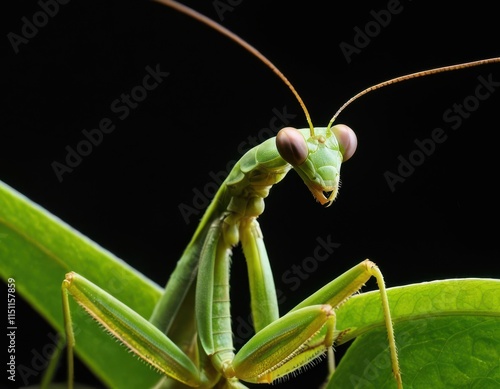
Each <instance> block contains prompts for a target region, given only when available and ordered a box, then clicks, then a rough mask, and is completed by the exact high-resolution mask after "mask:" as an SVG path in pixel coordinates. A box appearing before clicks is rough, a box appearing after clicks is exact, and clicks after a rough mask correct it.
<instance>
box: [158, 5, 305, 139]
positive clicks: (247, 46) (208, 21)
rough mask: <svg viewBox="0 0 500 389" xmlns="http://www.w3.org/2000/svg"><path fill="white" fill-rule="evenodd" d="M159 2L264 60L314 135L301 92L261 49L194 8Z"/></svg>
mask: <svg viewBox="0 0 500 389" xmlns="http://www.w3.org/2000/svg"><path fill="white" fill-rule="evenodd" d="M155 1H157V2H158V3H161V4H164V5H166V6H168V7H171V8H173V9H175V10H177V11H179V12H182V13H183V14H185V15H188V16H190V17H192V18H194V19H196V20H198V21H200V22H202V23H204V24H206V25H207V26H209V27H211V28H213V29H214V30H216V31H218V32H220V33H221V34H223V35H225V36H227V37H228V38H229V39H231V40H232V41H234V42H236V43H237V44H239V45H240V46H242V47H243V48H245V49H246V50H248V51H249V52H250V53H251V54H253V55H254V56H256V57H257V58H258V59H260V60H261V61H262V62H264V64H265V65H267V66H268V67H269V68H270V69H271V70H272V71H273V72H274V73H275V74H276V75H277V76H278V77H279V78H280V79H281V80H282V81H283V82H284V83H285V84H286V85H287V86H288V87H289V88H290V90H291V91H292V93H293V94H294V95H295V97H296V99H297V100H298V102H299V104H300V106H301V107H302V110H303V111H304V114H305V115H306V120H307V123H308V124H309V129H310V131H311V136H314V126H313V124H312V121H311V116H310V115H309V111H308V110H307V107H306V105H305V104H304V101H303V100H302V98H301V97H300V95H299V93H298V92H297V90H296V89H295V88H294V86H293V85H292V83H291V82H290V81H288V78H286V77H285V75H284V74H283V73H282V72H281V70H279V69H278V68H277V67H276V66H275V65H274V64H273V63H272V62H271V60H269V59H268V58H267V57H266V56H265V55H264V54H262V53H261V52H260V51H259V50H257V49H256V48H255V47H253V46H252V45H251V44H250V43H248V42H247V41H245V40H244V39H243V38H240V37H239V36H238V35H236V34H235V33H234V32H232V31H229V30H228V29H227V28H226V27H223V26H221V25H220V24H219V23H217V22H216V21H214V20H212V19H210V18H209V17H207V16H205V15H203V14H201V13H199V12H198V11H195V10H194V9H192V8H189V7H187V6H185V5H183V4H180V3H178V2H176V1H173V0H155Z"/></svg>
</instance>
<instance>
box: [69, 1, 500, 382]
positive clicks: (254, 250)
mask: <svg viewBox="0 0 500 389" xmlns="http://www.w3.org/2000/svg"><path fill="white" fill-rule="evenodd" d="M160 2H161V3H163V4H165V5H168V6H170V7H172V8H175V9H177V10H179V11H181V12H184V13H187V14H188V15H190V16H192V17H194V18H197V19H198V20H201V21H202V22H204V23H206V24H208V25H210V26H212V27H214V28H216V29H217V30H219V31H220V32H222V33H224V34H225V35H227V36H229V37H230V38H231V39H233V40H235V41H236V42H237V43H239V44H240V45H242V46H243V47H245V48H246V49H248V50H249V51H250V52H252V53H253V54H255V55H257V56H258V57H259V58H260V59H261V60H262V61H263V62H264V63H266V64H267V65H268V66H269V67H270V68H271V69H272V70H273V71H275V73H277V74H278V75H279V76H280V78H281V79H282V80H283V81H284V82H285V83H286V84H287V85H288V86H289V87H290V89H291V90H292V92H293V93H294V94H295V96H296V97H297V99H298V101H299V103H300V105H301V107H302V108H303V110H304V113H305V116H306V118H307V122H308V124H309V128H305V129H301V130H297V129H295V128H292V127H286V128H283V129H282V130H280V132H279V133H278V134H277V136H276V138H271V139H268V140H267V141H265V142H263V143H262V144H260V145H258V146H256V147H254V148H252V149H251V150H250V151H248V152H247V153H246V154H244V155H243V157H242V158H241V159H240V160H239V161H238V162H237V163H236V165H235V166H234V167H233V169H232V170H231V172H230V174H229V176H228V177H227V178H226V180H225V181H224V182H223V184H222V185H221V187H220V189H219V191H218V192H217V194H216V196H215V198H214V199H213V200H212V202H211V204H210V206H209V208H208V209H207V211H206V212H205V214H204V216H203V218H202V220H201V221H200V224H199V226H198V228H197V230H196V231H195V233H194V236H193V238H192V239H191V241H190V242H189V244H188V246H187V248H186V249H185V251H184V253H183V255H182V257H181V259H180V260H179V262H178V263H177V266H176V268H175V270H174V272H173V273H172V275H171V276H170V279H169V281H168V283H167V285H166V288H165V291H164V293H163V295H162V297H161V298H160V300H159V302H158V303H157V305H156V307H155V310H154V312H153V315H152V316H151V318H150V319H149V320H146V319H144V318H143V317H141V316H140V315H139V314H137V313H135V312H134V311H133V310H131V309H129V308H128V307H127V306H125V305H124V304H122V303H120V302H119V301H118V300H116V299H115V298H113V297H112V296H111V295H109V294H108V293H106V292H104V291H103V290H101V289H100V288H99V287H98V286H97V285H94V284H93V283H92V282H90V281H88V280H87V279H85V278H84V277H83V276H81V275H79V274H77V273H75V272H70V273H68V274H67V275H66V279H65V280H64V281H63V284H62V296H63V306H64V309H63V310H64V316H65V323H66V324H65V328H66V334H67V341H68V365H69V370H70V373H69V380H70V382H71V381H72V379H73V371H72V360H73V349H74V347H75V337H74V335H73V323H72V319H71V309H70V302H69V301H70V299H71V298H72V299H74V300H75V301H76V302H77V303H78V304H79V305H80V306H81V307H83V308H84V309H85V311H87V313H88V314H89V315H90V316H92V317H93V318H94V319H95V320H96V321H97V322H98V323H99V324H100V325H102V326H103V327H104V329H105V330H106V331H107V332H109V333H110V335H111V336H113V337H115V338H116V339H117V340H119V341H120V342H121V343H122V344H123V345H124V346H125V347H127V348H128V349H129V350H130V351H131V352H133V353H134V354H136V355H137V356H138V357H139V358H141V359H142V360H143V361H144V362H146V363H147V364H149V365H151V366H152V367H153V368H155V369H157V370H158V371H159V372H161V373H162V374H164V376H165V378H164V379H162V380H161V381H160V382H159V383H158V385H157V387H158V388H160V387H162V388H169V387H177V386H178V385H179V384H181V385H185V386H188V387H200V388H213V387H221V388H222V387H224V388H244V387H246V386H245V385H244V383H245V382H247V383H268V384H270V383H273V382H276V381H279V380H281V379H283V378H284V377H287V376H288V375H290V374H293V373H294V372H295V371H297V370H300V369H302V368H304V367H306V366H308V365H310V364H313V363H314V361H315V360H317V359H318V358H321V357H324V356H325V355H328V360H329V365H330V373H329V375H330V376H331V375H333V374H334V363H333V354H332V353H333V351H332V345H333V344H334V343H335V342H336V341H340V340H341V338H342V337H343V336H344V335H345V333H344V332H343V331H341V330H338V329H337V328H336V310H337V308H338V307H339V306H341V305H342V304H343V303H344V302H345V301H346V300H347V299H348V298H350V297H351V296H352V295H353V294H355V293H357V292H358V291H359V290H360V289H361V287H362V286H363V285H364V284H365V283H366V282H367V281H368V280H369V279H370V278H371V277H375V278H376V280H377V284H378V287H379V291H380V303H381V305H382V310H383V313H384V322H385V328H386V331H387V338H388V345H389V352H390V360H391V369H392V374H393V377H394V383H395V385H396V386H397V387H398V388H403V378H402V375H401V370H400V367H399V362H398V356H397V348H396V337H395V334H394V330H393V326H392V319H391V309H390V307H389V302H388V298H387V292H386V289H385V285H384V280H383V277H382V273H381V272H380V270H379V269H378V267H377V266H376V265H375V264H374V263H373V262H371V261H369V260H365V261H363V262H361V263H360V264H359V265H357V266H355V267H353V268H352V269H350V270H348V271H347V272H345V273H344V274H343V275H341V276H340V277H338V278H336V279H334V280H333V281H331V282H330V283H328V284H327V285H325V286H324V287H323V288H321V289H319V290H318V291H317V292H316V293H314V294H312V295H311V296H310V297H308V298H306V299H305V300H303V301H302V302H301V303H299V304H298V305H297V306H296V307H295V308H293V309H291V310H290V311H289V312H288V313H287V314H285V315H283V316H281V317H280V316H279V311H278V302H277V296H276V292H275V285H274V279H273V273H272V271H271V265H270V261H269V259H268V256H267V252H266V248H265V245H264V240H263V236H262V231H261V230H260V227H259V224H258V222H257V218H258V217H259V216H260V215H261V214H262V213H263V211H264V199H265V198H266V197H267V196H268V194H269V191H270V189H271V187H272V186H273V185H275V184H277V183H279V182H280V181H281V180H282V179H283V178H284V177H285V175H286V174H287V173H288V172H289V171H290V170H292V169H293V170H295V172H296V173H297V174H298V175H299V176H300V178H301V179H302V181H303V182H304V183H305V185H306V186H307V187H308V189H309V190H310V191H311V193H312V194H313V197H314V198H315V199H316V200H317V201H318V202H319V203H320V204H322V205H326V206H329V205H330V204H331V203H332V202H333V200H335V198H336V196H337V192H338V187H339V182H340V167H341V164H342V163H343V162H345V161H346V160H348V159H349V158H350V157H351V156H352V155H353V154H354V151H355V149H356V145H357V140H356V136H355V134H354V132H353V131H352V130H351V129H350V128H349V127H347V126H345V125H333V123H334V121H335V119H336V117H337V116H338V114H339V113H340V112H341V111H342V110H343V109H344V108H345V107H346V106H347V105H348V104H350V103H351V102H352V101H354V100H355V99H357V98H358V97H361V96H362V95H364V94H366V93H368V92H370V91H372V90H375V89H378V88H381V87H384V86H386V85H390V84H393V83H395V82H400V81H404V80H407V79H410V78H415V77H420V76H426V75H430V74H433V73H438V72H443V71H450V70H456V69H462V68H466V67H471V66H478V65H483V64H489V63H494V62H500V58H492V59H488V60H482V61H477V62H472V63H466V64H460V65H456V66H448V67H444V68H438V69H433V70H430V71H425V72H419V73H415V74H411V75H409V76H405V77H399V78H397V79H392V80H389V81H386V82H383V83H381V84H378V85H376V86H374V87H371V88H368V89H366V90H364V91H363V92H361V93H359V94H357V95H356V96H354V97H353V98H352V99H350V100H349V101H347V102H346V103H345V104H344V106H342V107H341V108H340V109H339V111H338V112H337V113H336V114H335V115H334V117H333V118H332V119H331V120H330V123H329V124H328V126H327V127H314V126H313V125H312V122H311V120H310V117H309V113H308V111H307V109H306V107H305V105H304V103H303V102H302V99H301V98H300V96H299V95H298V93H297V92H296V91H295V89H294V87H293V86H292V85H291V84H290V83H289V82H288V80H287V79H286V78H285V77H284V75H282V74H281V72H280V71H279V70H277V69H276V68H275V67H274V65H273V64H272V63H270V62H269V61H268V60H267V59H266V58H265V57H264V56H262V55H261V54H260V53H258V52H257V51H256V50H255V49H254V48H253V47H252V46H250V45H248V44H247V43H246V42H244V41H242V40H241V39H240V38H239V37H237V36H235V35H234V34H232V33H231V32H229V31H228V30H226V29H225V28H223V27H221V26H219V25H216V24H215V23H214V22H213V21H211V20H209V19H207V18H205V17H204V16H202V15H200V14H198V13H196V12H195V11H193V10H191V9H189V8H187V7H185V6H183V5H181V4H179V3H176V2H173V1H167V0H161V1H160ZM238 244H241V246H242V249H243V252H244V254H245V258H246V263H247V267H248V277H249V285H250V295H251V312H252V319H253V325H254V329H255V332H256V333H255V335H254V336H253V337H252V338H251V339H250V340H249V341H248V342H247V343H246V344H245V345H244V346H243V347H241V348H240V349H239V350H238V351H237V352H236V353H235V351H234V349H235V347H234V345H233V341H232V329H231V309H230V297H229V296H230V293H229V285H230V258H231V252H232V249H233V248H234V247H235V246H237V245H238ZM179 321H180V322H181V323H183V324H179ZM179 325H180V326H183V325H184V326H185V328H184V330H181V331H180V334H176V337H177V339H175V341H174V340H172V339H170V338H169V334H170V331H171V329H172V327H173V326H177V327H178V326H179Z"/></svg>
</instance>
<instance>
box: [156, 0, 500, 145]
mask: <svg viewBox="0 0 500 389" xmlns="http://www.w3.org/2000/svg"><path fill="white" fill-rule="evenodd" d="M154 1H157V2H158V3H161V4H164V5H166V6H168V7H170V8H173V9H175V10H177V11H179V12H181V13H183V14H185V15H188V16H190V17H192V18H194V19H196V20H198V21H200V22H202V23H204V24H206V25H207V26H209V27H211V28H213V29H214V30H216V31H218V32H220V33H221V34H223V35H225V36H227V37H228V38H229V39H231V40H232V41H234V42H236V43H237V44H239V45H240V46H242V47H243V48H245V49H246V50H248V51H249V52H250V53H251V54H253V55H254V56H255V57H257V58H258V59H260V60H261V61H262V62H263V63H264V64H265V65H267V66H268V67H269V68H270V69H271V70H272V71H273V72H274V73H275V74H276V75H277V76H278V77H279V78H280V79H281V80H282V81H283V82H284V83H285V84H286V85H287V86H288V87H289V88H290V90H291V91H292V93H293V94H294V95H295V97H296V99H297V101H298V102H299V104H300V106H301V107H302V110H303V111H304V114H305V116H306V120H307V123H308V124H309V129H310V133H311V136H314V126H313V124H312V121H311V116H310V115H309V111H308V110H307V107H306V105H305V104H304V101H303V100H302V98H301V97H300V95H299V93H298V92H297V90H296V89H295V88H294V86H293V85H292V83H291V82H290V81H289V80H288V79H287V78H286V76H285V75H284V74H283V73H282V72H281V71H280V70H279V69H278V68H277V67H276V66H275V65H274V64H273V63H272V62H271V61H270V60H269V59H268V58H267V57H266V56H265V55H264V54H262V53H261V52H260V51H259V50H257V49H256V48H255V47H253V46H252V45H251V44H249V43H248V42H246V41H245V40H244V39H242V38H240V37H239V36H238V35H236V34H235V33H233V32H232V31H230V30H228V29H227V28H225V27H223V26H222V25H220V24H219V23H217V22H216V21H214V20H212V19H210V18H209V17H207V16H205V15H203V14H201V13H199V12H198V11H195V10H194V9H192V8H189V7H187V6H185V5H183V4H181V3H178V2H177V1H174V0H154ZM496 62H500V57H494V58H488V59H482V60H479V61H472V62H465V63H461V64H456V65H449V66H443V67H439V68H434V69H428V70H423V71H419V72H416V73H411V74H407V75H404V76H399V77H395V78H391V79H390V80H387V81H384V82H381V83H379V84H376V85H373V86H370V87H368V88H366V89H364V90H362V91H361V92H359V93H357V94H356V95H354V96H353V97H351V98H350V99H349V100H347V101H346V102H345V103H344V104H343V105H342V106H341V107H340V108H339V109H338V111H337V112H336V113H335V115H333V117H332V118H331V119H330V122H329V123H328V126H327V128H330V127H331V126H332V124H333V122H334V121H335V119H336V118H337V117H338V116H339V115H340V113H341V112H342V111H343V110H344V109H345V108H346V107H347V106H348V105H349V104H351V103H352V102H353V101H354V100H356V99H358V98H359V97H361V96H363V95H365V94H367V93H368V92H372V91H374V90H377V89H380V88H382V87H384V86H388V85H392V84H396V83H398V82H401V81H407V80H410V79H412V78H418V77H425V76H430V75H433V74H437V73H443V72H449V71H452V70H461V69H466V68H470V67H473V66H479V65H486V64H490V63H496Z"/></svg>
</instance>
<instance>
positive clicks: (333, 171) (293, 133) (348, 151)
mask: <svg viewBox="0 0 500 389" xmlns="http://www.w3.org/2000/svg"><path fill="white" fill-rule="evenodd" d="M357 144H358V141H357V138H356V134H355V133H354V131H353V130H352V129H351V128H349V127H348V126H346V125H343V124H338V125H336V126H333V127H322V128H315V133H314V135H311V132H310V130H309V129H302V130H297V129H295V128H293V127H285V128H283V129H281V130H280V131H279V132H278V134H277V136H276V147H277V149H278V152H279V153H280V155H281V157H282V158H283V159H284V160H285V161H286V162H288V163H289V164H290V165H292V166H293V168H294V169H295V171H296V172H297V173H298V174H299V176H300V177H301V178H302V180H303V181H304V183H305V184H306V185H307V187H308V188H309V190H310V191H311V192H312V194H313V196H314V198H315V199H316V200H317V201H319V202H320V203H321V205H324V204H326V206H327V207H328V206H330V205H331V203H332V202H333V200H335V197H336V196H337V192H338V188H339V184H340V165H341V164H342V162H344V161H347V160H348V159H349V158H351V156H352V155H353V154H354V152H355V151H356V146H357Z"/></svg>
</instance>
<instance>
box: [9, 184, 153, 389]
mask: <svg viewBox="0 0 500 389" xmlns="http://www.w3.org/2000/svg"><path fill="white" fill-rule="evenodd" d="M0 236H1V237H2V239H1V244H0V276H1V277H2V278H3V279H4V280H6V281H7V280H8V279H9V278H12V279H14V280H15V286H16V291H17V292H18V293H19V294H20V295H21V296H22V297H23V298H24V299H25V300H27V301H28V302H29V303H30V304H31V305H32V306H33V308H34V309H35V310H37V311H38V312H39V313H40V314H41V315H42V316H43V317H44V318H45V319H46V320H47V321H48V322H49V323H50V324H51V325H52V326H53V327H54V328H55V329H56V330H57V331H58V332H59V333H63V318H62V302H61V301H62V300H61V283H62V281H63V279H64V276H65V274H66V273H67V272H69V271H75V272H77V273H79V274H82V275H83V276H85V277H86V278H88V279H89V280H91V281H92V282H94V283H95V284H97V285H98V286H100V287H101V288H102V289H104V290H106V291H107V292H109V293H111V294H112V295H113V296H115V297H116V298H118V299H119V300H121V301H122V302H123V303H125V304H126V305H128V306H129V307H131V308H132V309H134V310H135V311H136V312H138V313H139V314H140V315H142V316H143V317H145V318H148V317H149V316H150V314H151V312H152V310H153V306H154V304H155V302H156V301H157V300H158V298H159V296H160V294H161V288H160V287H159V286H158V285H156V284H155V283H153V282H152V281H151V280H149V279H147V278H146V277H144V276H143V275H142V274H141V273H139V272H137V271H136V270H134V269H133V268H132V267H130V266H129V265H127V264H126V263H125V262H123V261H122V260H120V259H119V258H117V257H116V256H114V255H113V254H112V253H110V252H109V251H107V250H105V249H103V248H102V247H100V246H99V245H98V244H96V243H95V242H93V241H91V240H90V239H88V238H87V237H85V236H83V235H82V234H81V233H79V232H78V231H76V230H74V229H73V228H71V227H70V226H68V225H67V224H66V223H64V222H63V221H62V220H60V219H58V218H57V217H56V216H54V215H52V214H50V213H49V212H48V211H46V210H45V209H43V208H42V207H40V206H39V205H37V204H35V203H33V202H32V201H30V200H29V199H28V198H26V197H25V196H23V195H22V194H20V193H18V192H17V191H15V190H14V189H13V188H11V187H9V186H8V185H6V184H4V183H2V182H0ZM73 315H74V316H73V319H74V321H75V323H77V324H76V326H75V333H76V342H77V347H76V351H77V354H78V356H79V357H80V358H81V359H82V360H83V361H84V362H85V363H86V364H87V365H88V366H89V367H90V368H91V369H92V370H93V371H94V373H95V374H96V375H97V376H98V377H99V378H100V379H101V380H102V381H103V382H104V383H106V385H107V386H109V387H110V388H124V387H137V388H139V387H148V386H151V385H152V384H153V383H154V382H155V381H157V380H158V378H159V377H160V375H159V374H157V373H156V372H155V371H153V370H152V369H151V368H150V367H149V366H148V365H146V364H145V363H143V362H140V361H139V360H138V359H137V358H136V357H134V356H132V354H130V353H128V352H127V351H126V350H125V348H124V347H122V346H121V345H119V344H118V343H117V342H116V341H115V340H114V339H112V338H111V337H110V336H108V335H107V334H106V333H105V332H104V331H103V330H102V329H101V328H100V327H99V326H98V325H97V324H96V323H94V322H93V321H92V319H90V318H89V316H88V315H86V314H84V313H83V312H82V311H81V310H80V311H76V312H74V313H73ZM124 372H127V374H124Z"/></svg>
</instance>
